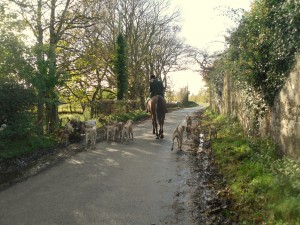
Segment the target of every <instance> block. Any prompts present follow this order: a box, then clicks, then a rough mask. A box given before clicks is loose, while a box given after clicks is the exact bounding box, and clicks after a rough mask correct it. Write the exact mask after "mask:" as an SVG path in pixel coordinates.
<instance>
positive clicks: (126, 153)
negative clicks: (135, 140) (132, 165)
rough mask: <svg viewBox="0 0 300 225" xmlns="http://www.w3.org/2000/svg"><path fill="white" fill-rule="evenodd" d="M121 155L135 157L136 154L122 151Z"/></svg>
mask: <svg viewBox="0 0 300 225" xmlns="http://www.w3.org/2000/svg"><path fill="white" fill-rule="evenodd" d="M122 156H123V157H135V156H136V155H135V154H133V153H130V152H126V151H122Z"/></svg>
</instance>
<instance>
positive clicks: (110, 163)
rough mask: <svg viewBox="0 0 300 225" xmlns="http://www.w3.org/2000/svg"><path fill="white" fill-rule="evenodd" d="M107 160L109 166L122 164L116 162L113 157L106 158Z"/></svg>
mask: <svg viewBox="0 0 300 225" xmlns="http://www.w3.org/2000/svg"><path fill="white" fill-rule="evenodd" d="M105 162H106V164H107V165H108V166H119V165H120V164H119V163H118V162H116V160H114V159H112V158H107V159H105Z"/></svg>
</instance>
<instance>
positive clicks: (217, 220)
mask: <svg viewBox="0 0 300 225" xmlns="http://www.w3.org/2000/svg"><path fill="white" fill-rule="evenodd" d="M200 114H201V111H199V112H197V113H194V114H193V115H190V116H191V117H192V121H193V124H195V123H196V122H197V120H199V117H200V116H199V115H200ZM178 155H179V157H180V158H181V159H184V157H185V159H184V160H185V161H187V165H188V166H189V168H190V174H189V178H188V181H187V182H186V184H187V185H188V189H186V190H189V192H190V193H184V191H183V193H180V194H181V195H186V196H185V200H187V201H188V203H187V204H186V205H187V207H185V210H187V211H189V214H190V215H191V216H192V217H193V218H194V219H193V220H194V224H201V225H202V224H206V225H219V224H220V225H221V224H222V225H226V224H234V223H233V222H232V221H230V220H229V219H228V213H233V212H230V211H229V206H230V197H229V191H228V189H227V188H226V181H225V180H224V178H223V177H222V175H221V174H220V173H219V171H218V168H217V166H216V165H215V163H214V159H213V156H212V151H211V143H210V141H209V140H208V141H204V142H203V141H201V142H199V143H198V142H195V141H193V140H185V141H184V142H183V151H182V152H181V153H178Z"/></svg>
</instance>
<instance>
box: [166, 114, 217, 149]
mask: <svg viewBox="0 0 300 225" xmlns="http://www.w3.org/2000/svg"><path fill="white" fill-rule="evenodd" d="M199 117H200V119H201V117H202V114H200V116H199ZM185 121H186V124H184V125H183V124H178V125H177V126H176V128H175V129H174V131H173V134H172V147H171V150H173V149H174V144H175V142H177V147H178V150H179V151H181V150H182V143H183V138H184V133H186V140H193V141H194V142H195V143H197V144H200V143H201V142H205V141H208V140H211V139H212V138H217V135H218V131H217V128H216V126H214V125H213V124H208V125H204V124H201V120H198V121H197V122H196V123H195V124H192V118H191V116H190V115H189V114H187V116H186V119H185Z"/></svg>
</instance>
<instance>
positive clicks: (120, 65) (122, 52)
mask: <svg viewBox="0 0 300 225" xmlns="http://www.w3.org/2000/svg"><path fill="white" fill-rule="evenodd" d="M115 71H116V74H117V87H118V91H117V99H118V100H123V98H124V95H125V94H126V92H127V89H128V74H127V54H126V41H125V38H124V37H123V35H122V34H121V33H120V34H119V36H118V38H117V46H116V59H115Z"/></svg>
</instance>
